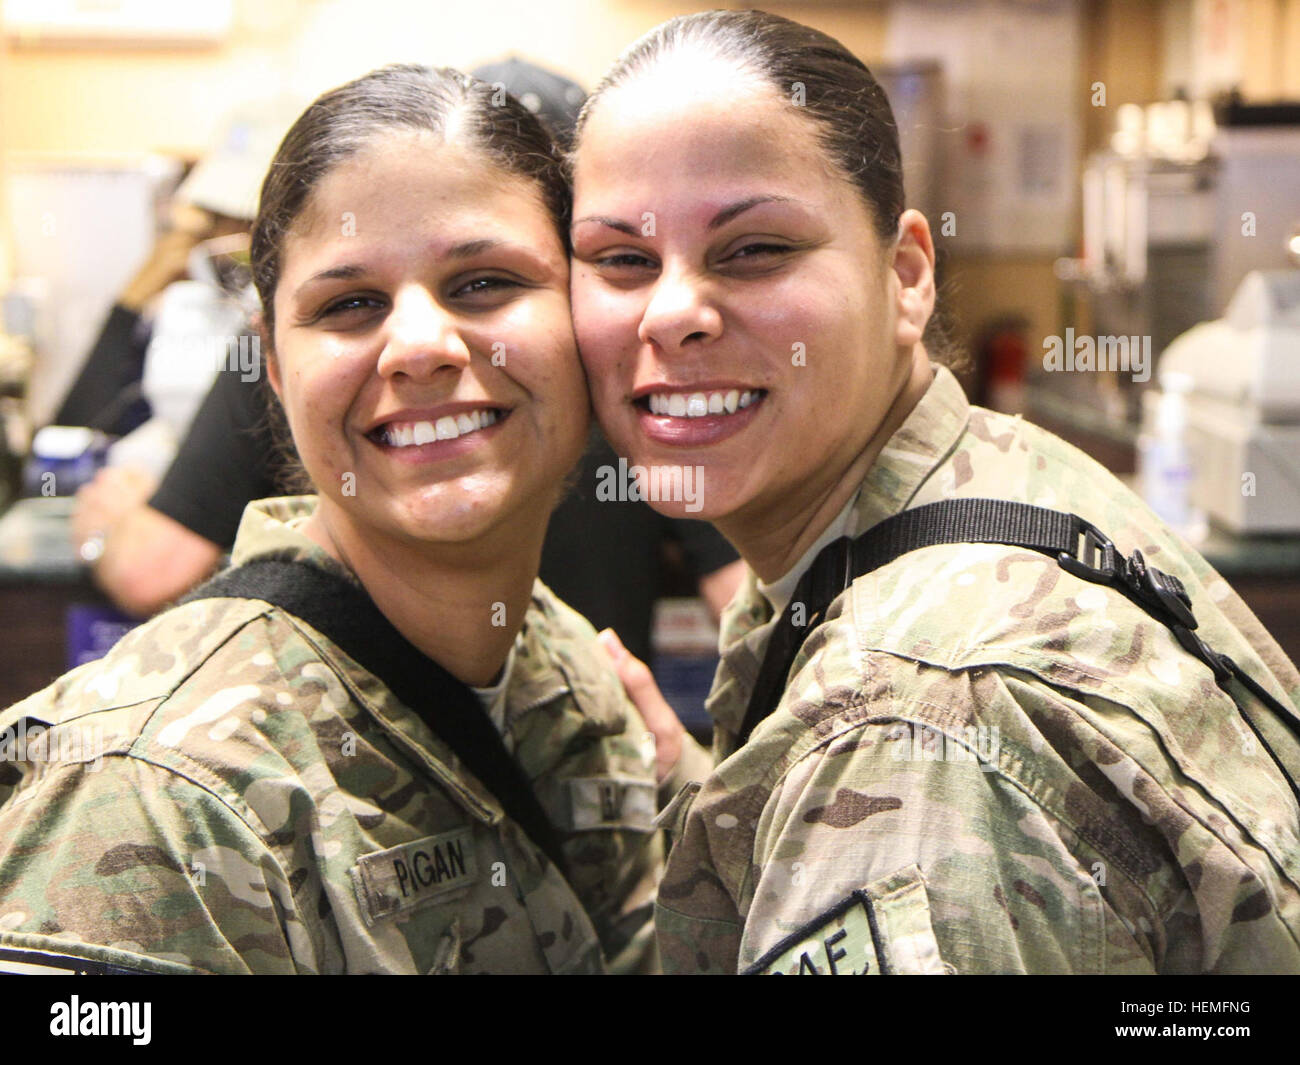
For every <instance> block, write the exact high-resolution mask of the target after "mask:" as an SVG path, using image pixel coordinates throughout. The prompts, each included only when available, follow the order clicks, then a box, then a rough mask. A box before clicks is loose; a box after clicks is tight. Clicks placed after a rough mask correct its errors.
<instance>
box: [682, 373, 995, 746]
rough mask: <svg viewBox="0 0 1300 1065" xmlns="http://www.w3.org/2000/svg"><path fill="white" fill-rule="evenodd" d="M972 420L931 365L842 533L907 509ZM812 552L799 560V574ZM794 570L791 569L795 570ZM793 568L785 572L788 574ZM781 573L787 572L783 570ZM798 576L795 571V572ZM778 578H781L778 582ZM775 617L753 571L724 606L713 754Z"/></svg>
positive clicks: (956, 388) (726, 737)
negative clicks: (930, 374) (930, 377)
mask: <svg viewBox="0 0 1300 1065" xmlns="http://www.w3.org/2000/svg"><path fill="white" fill-rule="evenodd" d="M969 421H970V403H969V402H968V401H967V399H966V394H965V392H963V391H962V387H961V385H960V384H959V383H958V381H957V378H956V377H954V376H953V375H952V372H951V371H950V370H949V369H948V368H947V367H946V366H940V365H935V366H934V379H933V380H932V381H931V382H930V387H929V388H928V389H926V391H925V394H924V395H923V396H922V397H921V399H920V401H919V402H918V403H917V405H916V406H915V407H914V408H913V409H912V412H911V413H910V414H909V415H908V416H907V419H906V421H904V422H903V424H902V425H901V426H899V427H898V429H897V430H895V432H894V435H893V436H891V437H890V438H889V440H888V441H887V442H886V444H885V446H884V447H883V448H882V449H881V452H880V455H879V456H878V457H877V458H876V461H875V462H874V463H873V464H872V466H871V469H870V470H868V471H867V475H866V477H865V478H863V481H862V487H861V488H860V489H859V491H858V494H857V498H856V499H855V500H854V502H853V503H852V504H850V506H849V508H848V512H847V518H843V517H842V518H840V519H837V524H842V525H843V532H844V535H847V536H860V535H861V534H862V533H864V532H866V531H867V530H868V529H870V528H871V527H872V526H874V525H877V524H879V523H880V522H882V521H884V520H885V519H886V518H888V517H891V516H892V515H894V514H897V513H899V512H900V511H902V510H906V509H907V507H908V506H909V505H910V504H911V502H912V500H913V499H914V498H915V497H916V494H917V492H918V491H920V489H921V486H922V485H923V484H925V482H926V481H927V480H929V478H930V477H931V476H932V475H933V474H934V473H935V472H936V471H937V470H938V469H939V467H940V466H942V464H943V463H944V461H945V460H946V459H947V458H948V456H949V455H951V454H952V452H953V450H954V449H955V448H956V446H957V444H958V442H959V441H960V440H961V438H962V435H963V434H964V433H965V432H966V428H967V425H968V423H969ZM814 558H815V554H814V553H809V554H808V555H805V557H804V558H802V559H800V560H799V563H798V564H797V565H796V567H795V569H796V570H797V571H798V573H799V574H800V575H802V573H803V571H804V570H805V569H807V568H808V567H809V566H811V565H812V562H813V560H814ZM792 572H793V571H792ZM787 576H788V575H787ZM783 580H784V578H783ZM796 581H797V578H796ZM777 583H778V584H779V583H781V582H777ZM774 623H775V619H774V618H773V615H772V609H771V607H770V605H769V604H768V601H767V599H766V598H765V597H764V596H763V593H762V592H761V591H759V588H758V581H757V579H756V578H755V576H754V574H753V572H752V571H749V572H748V573H747V575H746V580H745V583H744V584H743V585H742V586H741V588H740V591H739V592H737V594H736V596H735V598H734V599H733V600H732V601H731V604H730V605H729V606H728V607H727V609H726V610H725V611H724V612H723V616H722V621H721V626H720V630H721V631H720V634H719V638H718V646H719V648H720V649H721V652H722V660H721V662H720V663H719V664H718V672H717V676H716V678H715V680H714V686H713V691H712V692H711V694H710V695H709V700H708V703H707V704H706V705H707V707H708V710H709V713H710V714H711V715H712V716H713V719H714V723H715V724H716V725H718V726H719V729H718V734H717V735H715V752H714V753H715V755H720V756H725V755H726V754H729V753H730V745H731V744H732V743H733V742H734V736H735V735H736V733H738V732H739V730H740V725H741V722H742V721H743V720H744V716H745V710H746V708H747V706H748V703H749V696H750V693H751V691H752V690H753V686H754V682H755V681H756V680H757V678H758V671H759V668H760V666H761V665H762V662H763V654H764V652H765V651H766V649H767V641H768V638H769V637H770V636H771V633H772V627H773V625H774Z"/></svg>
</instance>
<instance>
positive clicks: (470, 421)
mask: <svg viewBox="0 0 1300 1065" xmlns="http://www.w3.org/2000/svg"><path fill="white" fill-rule="evenodd" d="M496 422H497V412H496V411H494V410H475V411H467V412H465V413H463V414H457V415H454V416H453V415H446V416H445V417H442V418H439V419H438V420H437V421H436V422H429V421H423V422H405V423H394V424H391V425H388V426H386V427H385V429H384V442H385V443H386V444H388V446H389V447H413V446H414V447H418V446H419V445H421V444H432V443H434V442H435V441H437V440H455V439H457V438H458V437H461V436H464V435H465V434H466V433H473V432H477V431H478V430H479V429H486V428H487V427H488V426H489V425H495V424H496Z"/></svg>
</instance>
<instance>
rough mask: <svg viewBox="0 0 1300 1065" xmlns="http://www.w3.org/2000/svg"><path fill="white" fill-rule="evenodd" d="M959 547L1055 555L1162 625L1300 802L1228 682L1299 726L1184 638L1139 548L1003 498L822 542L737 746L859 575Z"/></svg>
mask: <svg viewBox="0 0 1300 1065" xmlns="http://www.w3.org/2000/svg"><path fill="white" fill-rule="evenodd" d="M961 543H992V544H1006V545H1007V546H1010V547H1023V548H1026V549H1027V550H1031V551H1039V552H1041V553H1042V554H1045V555H1048V556H1049V557H1052V558H1055V559H1056V560H1057V561H1058V562H1059V563H1060V565H1061V567H1062V568H1063V569H1065V570H1067V571H1068V572H1070V573H1072V574H1074V575H1075V576H1076V577H1080V578H1082V579H1083V580H1087V581H1091V582H1093V583H1095V584H1102V585H1106V586H1108V587H1111V588H1113V589H1115V590H1116V591H1117V592H1119V593H1120V594H1122V595H1124V596H1125V597H1126V598H1128V599H1129V600H1131V601H1132V602H1133V603H1135V604H1136V605H1137V606H1139V607H1141V608H1142V609H1143V610H1145V611H1146V612H1147V613H1148V614H1149V615H1150V616H1151V617H1153V618H1154V619H1155V620H1157V621H1159V622H1161V623H1163V624H1165V625H1167V626H1168V627H1169V629H1170V631H1171V632H1172V633H1173V635H1174V637H1175V638H1176V639H1177V640H1178V642H1179V643H1180V644H1182V646H1183V647H1184V648H1185V649H1186V650H1187V651H1188V652H1189V653H1190V654H1192V655H1194V656H1195V657H1197V658H1199V659H1200V660H1201V661H1202V662H1204V663H1205V664H1206V665H1207V666H1209V667H1210V669H1211V670H1212V671H1213V672H1214V679H1215V681H1216V682H1217V683H1218V685H1219V687H1220V688H1222V689H1223V690H1224V691H1225V692H1226V693H1227V694H1228V696H1229V697H1230V698H1231V699H1232V700H1233V702H1234V703H1236V704H1237V708H1238V710H1239V711H1240V713H1241V716H1242V717H1243V718H1244V719H1245V721H1246V723H1247V725H1249V726H1250V728H1251V731H1253V732H1254V733H1255V736H1256V737H1257V738H1258V739H1259V741H1260V743H1261V745H1262V746H1263V747H1264V749H1265V750H1266V751H1268V753H1269V754H1270V755H1271V756H1272V758H1273V760H1274V761H1275V762H1276V763H1277V764H1278V766H1279V767H1280V768H1281V769H1282V771H1283V773H1284V775H1286V777H1287V779H1288V780H1289V781H1290V783H1291V788H1292V790H1293V791H1295V792H1296V797H1297V799H1298V800H1300V788H1297V783H1296V779H1295V773H1294V772H1293V771H1292V770H1290V769H1288V767H1287V764H1286V763H1285V762H1284V761H1282V760H1281V759H1279V758H1278V756H1277V754H1276V753H1275V752H1274V751H1273V748H1272V747H1271V746H1269V744H1268V741H1267V740H1266V739H1265V738H1264V736H1263V735H1262V734H1261V732H1260V730H1259V728H1258V727H1257V726H1256V725H1255V722H1254V721H1253V720H1252V719H1251V717H1250V715H1249V714H1248V713H1246V712H1245V710H1244V709H1243V708H1242V705H1241V702H1240V701H1239V700H1238V699H1237V697H1236V696H1235V695H1233V693H1232V691H1231V690H1230V688H1229V684H1230V683H1231V681H1232V680H1233V679H1236V680H1237V681H1239V682H1240V683H1241V684H1242V686H1243V687H1245V688H1246V689H1247V690H1248V691H1249V692H1250V693H1251V694H1252V695H1253V696H1254V697H1255V698H1256V699H1258V700H1259V701H1260V702H1262V703H1263V704H1264V705H1265V706H1267V707H1268V708H1269V709H1270V710H1272V711H1273V712H1274V713H1275V714H1277V715H1278V717H1279V718H1280V719H1281V720H1282V722H1283V724H1285V725H1286V727H1287V728H1288V729H1290V731H1291V732H1292V733H1293V734H1295V735H1296V737H1297V739H1300V721H1297V719H1296V715H1295V712H1294V711H1293V710H1291V709H1289V708H1287V707H1285V706H1283V705H1282V703H1280V702H1279V701H1278V700H1277V699H1275V698H1273V696H1272V695H1270V694H1269V693H1268V692H1267V691H1265V690H1264V689H1263V688H1262V687H1261V686H1260V685H1259V684H1257V683H1256V682H1255V681H1254V680H1253V679H1252V678H1251V677H1250V676H1249V674H1247V673H1246V672H1245V671H1244V670H1243V669H1241V668H1240V667H1239V666H1238V665H1237V664H1236V663H1235V662H1234V661H1233V660H1232V659H1231V658H1229V657H1228V656H1227V655H1222V654H1218V653H1216V652H1215V651H1213V650H1211V649H1210V648H1209V647H1207V646H1206V644H1205V642H1204V641H1203V640H1202V639H1201V638H1200V637H1199V636H1197V635H1196V633H1195V632H1193V631H1192V630H1193V629H1195V628H1196V624H1197V623H1196V618H1195V616H1194V615H1193V613H1192V610H1191V606H1192V601H1191V598H1190V597H1189V596H1188V594H1187V591H1186V589H1185V588H1184V587H1183V584H1182V582H1181V581H1179V580H1178V578H1177V577H1174V576H1173V575H1171V574H1168V573H1164V572H1163V571H1161V570H1158V569H1156V568H1155V567H1154V566H1148V565H1147V564H1146V560H1145V559H1144V558H1143V557H1142V552H1141V551H1134V552H1133V554H1132V555H1131V556H1129V557H1128V558H1125V557H1124V555H1122V554H1121V553H1120V552H1119V550H1118V549H1117V548H1116V547H1115V545H1114V544H1113V543H1112V542H1111V540H1110V538H1109V537H1108V536H1106V535H1105V533H1103V532H1101V530H1099V529H1098V528H1097V527H1096V526H1095V525H1092V524H1091V523H1090V522H1087V521H1085V520H1084V519H1083V518H1081V517H1079V516H1078V515H1077V514H1065V513H1062V512H1061V511H1057V510H1048V509H1046V508H1044V507H1035V506H1032V505H1030V504H1028V503H1014V502H1011V501H1009V500H1005V499H948V500H944V501H942V502H939V503H930V504H927V505H926V506H922V507H915V508H914V509H912V510H904V511H902V512H901V513H899V514H895V515H894V516H893V517H890V518H886V519H885V520H884V521H882V522H881V523H880V524H879V525H876V526H874V527H873V528H871V529H868V530H867V531H866V532H865V533H863V534H862V535H861V536H859V537H858V538H857V539H856V540H851V539H849V538H848V537H847V536H842V537H840V538H839V539H838V540H836V541H835V542H834V543H832V544H829V545H827V546H826V547H825V548H824V549H823V550H822V551H821V553H820V554H818V556H817V558H816V559H815V560H814V562H813V564H812V566H811V567H809V569H808V572H806V573H805V574H804V575H803V577H802V578H801V579H800V581H799V583H798V585H797V586H796V587H795V590H794V594H793V595H791V597H790V603H789V605H787V606H786V608H785V610H784V612H783V613H782V614H781V617H780V618H779V619H778V621H777V624H776V628H775V629H774V631H773V633H772V637H771V639H770V640H769V642H768V646H767V653H766V655H765V656H764V658H763V664H762V666H761V667H760V669H759V673H758V680H757V682H756V683H755V685H754V691H753V693H752V694H751V696H750V700H749V705H748V707H747V708H746V711H745V720H744V724H743V725H742V726H741V731H740V735H739V737H738V739H737V746H743V745H744V744H745V743H746V742H748V740H749V737H750V735H751V734H752V733H753V731H754V729H755V728H757V727H758V725H759V723H760V722H762V721H763V719H764V718H766V717H767V716H768V715H769V714H771V713H772V711H773V710H775V709H776V706H777V704H778V703H779V702H780V700H781V695H782V693H783V692H784V690H785V685H786V681H787V679H788V678H789V673H790V667H791V666H792V665H794V660H795V656H796V655H797V654H798V653H799V648H800V647H801V646H803V642H804V640H805V639H806V637H807V635H808V633H810V632H811V631H812V630H813V628H814V627H815V626H816V625H817V623H818V622H819V621H821V620H822V618H823V617H824V615H825V613H826V610H827V608H829V606H830V605H831V603H832V602H833V601H834V599H835V598H836V596H838V595H839V594H840V593H841V592H842V591H844V589H846V588H847V587H848V586H849V585H850V584H852V583H853V581H854V580H855V579H857V578H858V577H861V576H862V575H863V574H865V573H870V572H871V571H872V570H875V569H879V568H880V567H881V566H884V565H887V564H888V563H890V562H893V561H894V560H895V559H896V558H899V557H900V556H902V555H905V554H907V553H908V552H909V551H917V550H920V549H921V548H923V547H934V546H936V545H938V544H961Z"/></svg>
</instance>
